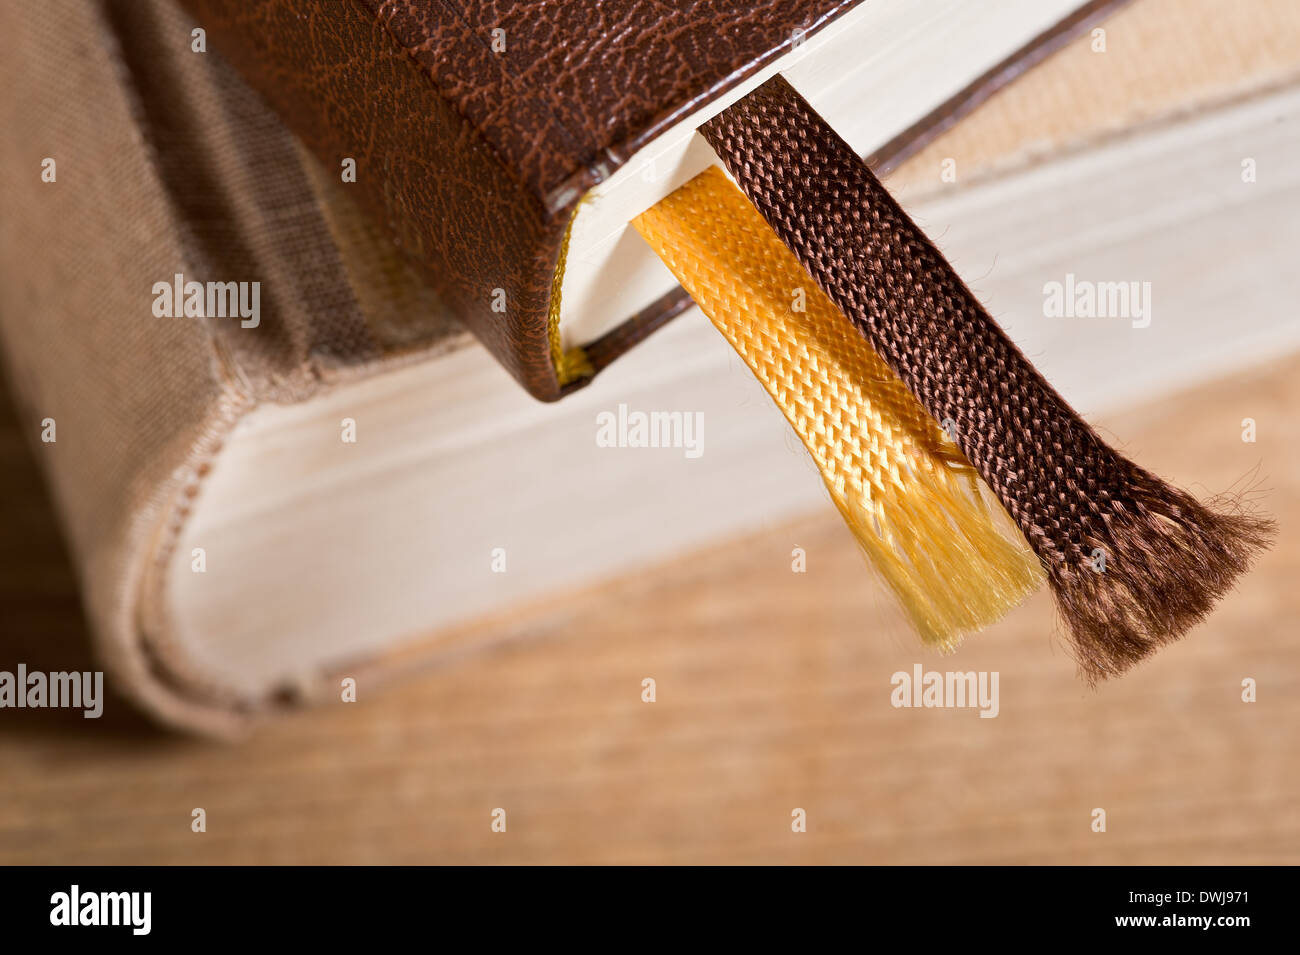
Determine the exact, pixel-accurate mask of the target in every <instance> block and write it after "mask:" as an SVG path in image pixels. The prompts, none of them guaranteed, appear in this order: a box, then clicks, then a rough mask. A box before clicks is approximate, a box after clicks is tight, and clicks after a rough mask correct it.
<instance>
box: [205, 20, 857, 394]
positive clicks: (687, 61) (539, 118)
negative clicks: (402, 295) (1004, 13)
mask: <svg viewBox="0 0 1300 955" xmlns="http://www.w3.org/2000/svg"><path fill="white" fill-rule="evenodd" d="M859 2H861V0H740V2H737V0H699V2H695V3H690V4H682V5H680V6H679V5H671V4H664V3H658V2H653V0H602V2H583V3H547V4H539V3H518V2H503V0H496V2H493V0H183V3H184V5H185V6H186V7H188V8H189V9H190V10H191V11H192V12H193V13H194V15H195V16H196V17H197V19H198V22H199V24H200V25H201V26H203V27H204V28H205V29H206V30H207V31H208V32H209V37H210V40H211V42H212V46H213V48H214V49H217V50H219V51H220V52H221V53H222V54H223V55H224V56H226V57H227V58H228V59H230V60H231V61H233V62H234V64H235V65H236V67H237V68H238V69H239V70H240V71H241V72H242V73H243V74H244V76H245V77H246V78H247V79H248V81H249V82H250V83H251V85H253V86H254V88H256V89H257V90H259V91H260V92H261V93H262V95H263V96H264V97H265V98H266V99H267V100H269V101H270V103H271V105H272V106H273V107H274V108H275V109H276V111H277V112H278V113H279V114H280V115H281V116H282V117H283V118H284V119H285V121H286V122H287V123H288V124H289V126H290V127H291V128H292V129H293V130H294V131H295V132H296V133H297V134H298V136H299V137H301V138H302V139H303V141H304V142H305V143H306V144H307V146H308V147H309V148H310V149H311V150H312V151H313V152H315V153H316V154H317V156H318V157H320V158H321V159H322V160H323V161H324V162H325V164H326V166H327V168H333V169H339V168H340V162H341V161H342V160H343V159H344V158H345V157H351V158H353V159H355V160H356V162H357V182H356V187H355V188H356V190H357V192H358V193H359V194H360V196H361V198H362V200H363V202H364V204H366V205H367V206H369V207H370V208H371V209H372V210H373V211H375V212H376V213H378V214H379V215H380V216H382V219H383V221H384V222H385V223H386V224H387V226H388V229H389V231H390V232H391V234H392V235H393V237H394V240H395V241H396V242H398V243H399V244H400V245H401V246H402V247H403V248H404V249H405V250H406V251H407V252H408V253H409V254H410V255H411V256H413V257H414V259H415V260H416V261H417V263H418V264H419V266H420V267H421V268H422V270H423V272H424V274H425V275H426V277H427V279H428V280H429V281H430V283H431V284H432V285H433V287H434V289H435V290H436V291H437V293H438V294H439V296H440V298H441V299H442V300H443V301H444V302H445V303H446V304H447V306H448V307H449V308H450V309H451V310H452V311H453V313H454V314H455V315H456V316H457V317H458V318H459V319H460V320H461V321H463V322H464V323H465V325H467V326H468V327H469V328H470V329H471V330H473V331H474V333H475V334H476V335H477V336H478V338H479V339H480V340H481V341H482V342H483V343H484V344H485V345H486V346H487V347H488V348H489V349H490V350H491V351H492V352H493V353H494V354H495V355H496V357H497V358H498V359H499V360H500V361H501V363H502V364H504V365H505V367H506V368H507V369H508V370H509V371H510V373H511V374H512V375H514V376H515V378H517V379H518V380H519V381H520V382H521V383H522V384H523V385H524V387H526V388H527V389H528V391H529V392H530V393H532V394H533V395H534V396H536V397H537V398H540V399H542V400H547V401H549V400H553V399H555V398H558V397H560V395H561V394H563V393H564V391H565V390H566V389H561V387H560V384H559V382H558V381H557V378H556V373H555V369H554V367H553V365H552V362H551V357H550V350H549V345H548V339H547V315H548V309H549V304H550V298H551V286H552V280H553V278H554V274H555V268H556V262H557V259H558V257H559V252H560V245H561V241H562V239H563V235H564V231H565V228H566V227H567V225H568V223H569V220H570V218H571V217H572V215H573V211H574V208H575V206H576V205H577V203H578V201H579V200H580V199H581V197H582V196H583V194H584V193H585V192H586V191H587V190H588V189H589V188H590V187H591V186H592V185H594V184H595V183H598V182H600V181H601V180H602V179H604V178H606V177H607V176H608V175H609V174H610V173H611V172H612V171H613V170H614V169H616V168H617V167H618V166H620V165H622V164H623V163H624V162H626V161H627V160H628V159H629V158H630V157H631V156H632V155H633V154H635V153H636V151H637V150H638V149H639V148H640V147H641V146H642V145H644V144H645V143H647V142H648V141H649V140H651V139H653V138H654V137H655V136H656V135H658V134H659V133H660V132H662V131H663V130H664V129H666V128H668V127H669V126H671V125H672V124H673V123H675V122H677V121H678V120H680V119H681V118H682V117H683V116H684V115H686V114H688V113H690V112H692V111H693V110H695V109H697V108H699V107H700V106H701V105H703V104H705V103H707V102H708V101H710V100H712V99H714V98H715V97H717V96H718V95H720V94H721V93H723V92H725V91H726V90H727V89H728V88H729V87H731V86H733V85H734V84H735V83H737V82H738V81H740V80H741V79H743V78H744V77H746V76H749V75H751V74H752V73H754V72H755V71H756V70H758V69H760V68H761V67H762V66H763V65H764V64H766V63H768V62H770V61H771V60H772V59H774V58H776V57H779V56H780V55H782V54H783V53H784V52H785V51H786V50H787V48H788V47H789V45H790V44H791V42H792V39H793V38H794V37H795V36H796V31H803V33H804V34H805V35H807V34H811V33H812V32H814V31H816V30H818V29H820V28H821V27H822V26H824V25H825V24H826V23H828V22H830V20H832V19H833V18H834V17H836V16H838V15H840V14H841V13H843V12H844V11H846V10H848V9H851V8H852V7H854V6H856V5H857V3H859ZM494 30H501V31H504V33H503V34H495V35H494V33H493V31H494ZM494 36H495V37H496V38H499V39H503V40H504V46H505V49H504V50H503V51H500V52H494V50H493V40H494ZM498 45H499V44H498ZM496 289H502V290H504V292H505V299H506V311H505V312H504V313H501V312H499V311H495V312H494V311H493V309H492V305H493V299H494V290H496ZM496 297H497V299H498V300H499V297H500V296H499V293H496ZM660 321H662V319H660ZM625 337H626V336H625ZM634 337H635V336H634ZM613 340H615V341H617V340H618V339H617V338H615V339H613ZM577 384H578V383H576V382H575V383H574V385H577Z"/></svg>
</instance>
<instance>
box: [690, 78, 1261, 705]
mask: <svg viewBox="0 0 1300 955" xmlns="http://www.w3.org/2000/svg"><path fill="white" fill-rule="evenodd" d="M700 132H701V133H702V134H703V135H704V138H705V139H706V140H707V141H708V142H709V144H710V145H711V146H712V147H713V149H714V151H715V152H716V153H717V154H718V156H719V157H720V158H721V160H722V162H723V163H724V165H725V166H726V168H727V170H728V171H729V172H730V173H731V175H732V176H733V177H734V178H735V179H736V182H737V183H738V184H739V186H740V188H741V189H742V190H743V191H744V193H745V195H746V196H748V198H749V200H750V201H751V202H752V203H753V204H754V206H755V207H757V209H758V211H759V212H760V213H761V214H762V216H763V218H764V219H766V220H767V222H768V224H769V225H770V226H771V227H772V229H773V230H774V231H775V232H776V233H777V235H779V236H780V238H781V240H782V241H783V242H784V243H785V245H786V246H787V247H788V248H789V249H790V250H791V251H792V252H793V253H794V254H795V257H796V258H797V259H798V260H799V261H800V263H801V264H802V265H803V267H804V268H805V269H806V270H807V271H808V272H809V273H810V274H811V276H812V278H813V279H814V280H815V281H816V282H817V284H818V285H819V286H820V287H821V289H822V290H823V291H824V292H825V293H826V294H827V296H829V297H830V299H831V300H832V301H833V302H834V303H835V304H836V305H838V306H839V308H840V310H841V311H842V312H843V313H844V314H845V315H846V316H847V317H848V318H849V319H850V320H851V321H852V322H853V324H854V326H855V327H856V328H857V330H858V331H859V332H860V333H861V334H862V335H864V336H865V337H866V338H867V340H868V341H869V342H870V343H871V345H872V346H873V347H874V348H875V350H876V352H877V353H878V354H879V355H880V357H881V358H882V359H884V361H885V363H886V364H887V365H888V366H889V367H890V368H891V369H893V371H894V373H895V374H897V375H898V376H899V378H901V379H902V381H903V383H904V384H905V385H906V386H907V387H908V389H909V390H910V391H911V392H912V393H913V394H914V395H915V396H916V398H917V400H918V401H919V402H920V403H921V405H922V406H923V407H924V408H925V409H926V411H928V412H929V413H930V415H931V416H932V417H933V418H934V419H935V420H936V421H938V422H942V423H945V424H946V426H948V427H949V429H950V432H951V433H952V434H953V436H954V437H955V439H956V441H957V443H958V445H959V446H960V447H961V449H962V451H963V452H964V453H965V455H966V457H967V458H968V459H969V460H970V462H971V463H972V464H973V465H974V467H975V468H976V470H977V471H978V472H979V473H980V475H981V476H982V477H983V478H984V480H985V481H986V482H987V483H988V485H989V486H990V487H991V488H992V489H993V491H994V493H995V494H997V496H998V498H999V499H1000V500H1001V501H1002V504H1003V506H1004V507H1005V508H1006V510H1007V512H1008V513H1009V514H1010V515H1011V517H1012V519H1013V520H1014V521H1015V522H1016V524H1017V525H1018V526H1019V528H1020V530H1021V531H1022V532H1023V533H1024V535H1025V537H1026V538H1027V539H1028V541H1029V544H1030V546H1031V547H1032V548H1033V550H1034V552H1035V553H1036V554H1037V556H1038V558H1039V560H1040V561H1041V562H1042V564H1043V567H1044V568H1045V570H1046V572H1047V575H1048V580H1049V582H1050V584H1051V586H1052V589H1053V591H1054V593H1055V596H1056V600H1057V603H1058V606H1059V608H1060V611H1061V614H1062V616H1063V617H1064V619H1065V621H1066V623H1067V625H1068V627H1069V629H1070V633H1071V635H1072V638H1073V641H1074V644H1075V647H1076V656H1077V658H1078V661H1079V664H1080V666H1081V668H1082V670H1083V672H1084V674H1085V676H1086V677H1087V678H1088V679H1089V680H1096V679H1097V678H1099V677H1104V676H1108V675H1112V674H1117V673H1120V672H1122V671H1124V670H1125V669H1127V668H1128V667H1130V666H1131V665H1133V664H1134V663H1135V662H1137V661H1138V660H1140V659H1141V658H1142V657H1144V656H1145V655H1147V654H1148V653H1150V652H1151V651H1152V650H1153V649H1155V648H1156V647H1158V646H1159V645H1161V644H1163V643H1167V642H1169V641H1171V640H1173V639H1175V638H1177V637H1178V636H1180V635H1181V634H1182V633H1183V632H1184V631H1185V630H1187V629H1188V628H1189V627H1190V626H1191V625H1193V624H1194V623H1196V622H1197V621H1198V620H1200V619H1201V618H1202V617H1203V616H1204V615H1205V614H1206V613H1208V612H1209V610H1210V608H1211V607H1212V606H1213V604H1214V602H1215V601H1216V600H1217V599H1218V598H1219V597H1220V596H1222V595H1223V594H1224V593H1225V592H1227V591H1228V590H1229V589H1230V588H1231V586H1232V583H1233V581H1234V579H1235V578H1236V577H1237V576H1238V575H1239V574H1240V573H1242V572H1243V571H1244V570H1245V569H1246V567H1247V566H1248V564H1249V563H1250V560H1251V559H1252V557H1253V556H1254V554H1255V552H1256V551H1257V550H1258V549H1259V548H1260V547H1262V546H1265V545H1266V544H1267V542H1268V540H1269V537H1270V534H1271V527H1272V525H1271V524H1270V522H1268V521H1265V520H1261V519H1258V518H1254V517H1249V516H1246V515H1243V514H1241V513H1230V512H1221V511H1216V510H1213V509H1211V508H1210V507H1207V506H1205V505H1202V504H1201V503H1199V502H1198V501H1197V500H1196V499H1195V498H1193V497H1192V496H1191V495H1189V494H1187V493H1186V492H1184V491H1181V490H1178V489H1177V488H1174V487H1171V486H1170V485H1169V484H1167V483H1165V482H1164V481H1162V480H1161V479H1160V478H1158V477H1156V476H1155V475H1153V474H1151V473H1150V472H1148V471H1146V470H1144V469H1142V468H1140V467H1138V466H1137V465H1136V464H1134V463H1132V462H1131V461H1129V460H1128V459H1127V458H1125V457H1123V456H1122V455H1120V454H1119V453H1117V452H1116V451H1115V450H1114V449H1113V448H1111V447H1110V446H1109V445H1107V444H1106V442H1105V441H1103V440H1102V439H1101V438H1100V437H1099V436H1098V435H1097V433H1096V432H1095V431H1094V430H1093V429H1092V428H1091V427H1089V425H1088V424H1087V423H1086V422H1085V421H1084V420H1083V419H1082V418H1080V417H1079V415H1078V414H1077V413H1076V412H1075V411H1074V410H1073V409H1072V408H1071V407H1070V406H1069V405H1068V404H1067V403H1066V402H1065V400H1064V399H1063V398H1062V397H1061V396H1060V395H1059V394H1057V393H1056V391H1054V390H1053V389H1052V387H1051V385H1049V384H1048V383H1047V381H1046V380H1045V379H1044V378H1043V376H1042V375H1040V374H1039V373H1038V371H1037V370H1036V369H1035V368H1034V367H1033V365H1031V364H1030V363H1029V361H1028V359H1026V358H1025V356H1024V355H1023V354H1022V353H1021V352H1020V350H1019V349H1018V348H1017V347H1016V346H1015V345H1014V344H1013V343H1012V342H1011V340H1010V339H1009V338H1008V337H1007V336H1006V334H1005V333H1003V331H1002V329H1001V328H999V327H998V325H997V323H996V322H994V321H993V319H992V318H991V317H990V316H989V314H988V312H987V311H986V310H985V309H984V308H983V307H982V306H981V305H980V304H979V302H978V301H977V300H976V299H975V296H974V295H972V294H971V292H970V290H969V289H968V288H967V287H966V285H965V284H964V283H963V282H962V280H961V279H960V278H959V277H958V276H957V274H956V272H954V270H953V268H952V266H950V265H949V264H948V262H947V260H945V259H944V257H943V255H942V254H940V252H939V251H938V250H937V249H936V248H935V247H934V245H933V244H932V243H931V242H930V241H929V240H928V239H927V238H926V237H925V235H924V234H923V233H922V232H921V230H920V229H918V228H917V227H916V225H915V224H913V222H912V221H911V219H909V218H908V216H907V215H906V214H905V213H904V212H903V211H902V209H900V208H899V206H898V204H897V203H896V202H895V201H894V200H893V198H892V197H891V196H890V195H889V194H888V193H887V192H886V191H885V189H884V187H883V186H882V185H881V184H880V182H879V181H878V180H877V179H876V177H875V176H874V175H873V174H872V173H871V171H870V169H868V168H867V165H866V163H865V162H863V160H862V159H860V158H859V157H858V155H857V154H856V153H855V152H854V151H853V150H852V149H851V148H850V147H849V146H848V145H847V144H846V143H845V142H844V141H843V140H842V139H841V138H840V137H839V136H838V135H837V134H836V133H835V131H834V130H832V129H831V128H830V126H828V125H827V123H826V122H825V121H824V120H823V119H822V118H821V117H820V116H819V115H818V114H817V113H816V112H815V111H814V110H813V109H812V107H810V106H809V105H808V103H807V102H805V101H804V99H803V97H801V96H800V95H799V94H798V93H797V92H796V91H795V90H794V89H793V88H792V87H791V86H790V85H789V84H788V83H787V82H786V81H785V80H784V79H782V78H781V77H779V76H778V77H776V78H774V79H772V80H771V81H769V82H768V83H766V84H765V85H764V86H762V87H760V88H759V89H757V90H755V91H754V92H753V93H751V94H749V95H748V96H747V97H745V98H744V99H743V100H741V101H740V102H738V103H736V104H735V105H733V106H731V107H730V108H728V109H727V110H726V111H724V112H723V113H722V114H720V115H719V116H717V117H716V118H714V119H713V120H711V121H710V122H709V123H707V124H706V125H705V126H704V127H702V128H701V129H700Z"/></svg>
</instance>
